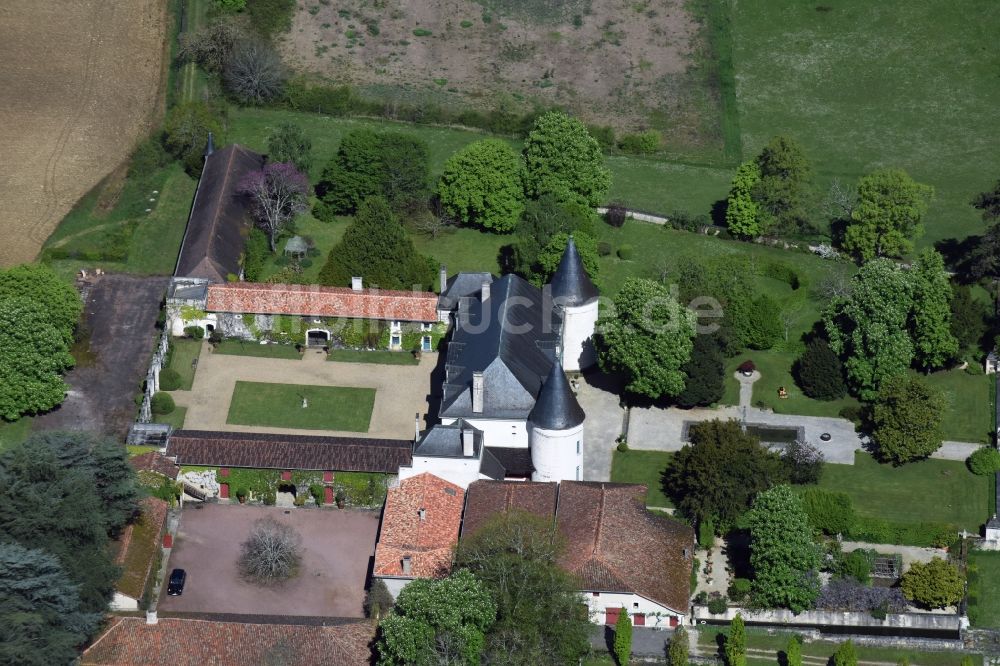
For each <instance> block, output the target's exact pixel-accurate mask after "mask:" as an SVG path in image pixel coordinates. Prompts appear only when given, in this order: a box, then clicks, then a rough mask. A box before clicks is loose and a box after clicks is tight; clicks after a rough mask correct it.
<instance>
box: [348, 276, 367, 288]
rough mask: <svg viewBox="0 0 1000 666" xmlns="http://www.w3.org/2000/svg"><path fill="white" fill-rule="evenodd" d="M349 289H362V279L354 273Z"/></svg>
mask: <svg viewBox="0 0 1000 666" xmlns="http://www.w3.org/2000/svg"><path fill="white" fill-rule="evenodd" d="M351 289H353V290H354V291H361V290H362V289H364V280H362V279H361V278H360V277H358V276H356V275H355V276H354V277H352V278H351Z"/></svg>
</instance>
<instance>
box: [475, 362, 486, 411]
mask: <svg viewBox="0 0 1000 666" xmlns="http://www.w3.org/2000/svg"><path fill="white" fill-rule="evenodd" d="M485 392H486V386H485V385H484V383H483V373H482V371H479V370H477V371H476V372H473V373H472V412H473V413H474V414H482V413H483V394H484V393H485Z"/></svg>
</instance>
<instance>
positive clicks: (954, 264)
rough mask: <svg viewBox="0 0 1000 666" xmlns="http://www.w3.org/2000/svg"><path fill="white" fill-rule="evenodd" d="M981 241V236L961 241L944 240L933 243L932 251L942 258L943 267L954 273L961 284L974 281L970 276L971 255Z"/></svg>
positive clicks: (955, 239)
mask: <svg viewBox="0 0 1000 666" xmlns="http://www.w3.org/2000/svg"><path fill="white" fill-rule="evenodd" d="M982 239H983V237H982V236H968V237H966V238H962V239H959V238H945V239H942V240H939V241H938V242H936V243H934V249H935V250H937V251H938V252H940V253H941V256H942V257H944V264H945V266H946V267H947V268H948V269H949V270H951V271H954V273H955V277H957V278H958V281H959V282H960V283H961V284H972V283H973V282H975V281H976V280H975V278H974V277H973V275H972V262H973V254H974V252H975V250H976V248H978V247H979V245H980V243H981V242H982Z"/></svg>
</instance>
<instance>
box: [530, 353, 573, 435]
mask: <svg viewBox="0 0 1000 666" xmlns="http://www.w3.org/2000/svg"><path fill="white" fill-rule="evenodd" d="M585 418H586V414H584V411H583V408H582V407H580V403H579V402H577V400H576V396H575V395H573V391H572V389H571V388H570V386H569V380H567V379H566V373H565V372H563V369H562V364H560V363H559V362H558V361H556V362H555V363H553V364H552V370H550V371H549V376H548V378H547V379H546V380H545V383H544V384H543V385H542V390H541V391H540V392H539V394H538V400H537V401H536V402H535V407H534V408H533V409H532V410H531V414H530V415H529V416H528V420H529V421H531V423H532V425H534V426H535V427H536V428H544V429H545V430H568V429H570V428H575V427H576V426H578V425H580V424H581V423H583V420H584V419H585Z"/></svg>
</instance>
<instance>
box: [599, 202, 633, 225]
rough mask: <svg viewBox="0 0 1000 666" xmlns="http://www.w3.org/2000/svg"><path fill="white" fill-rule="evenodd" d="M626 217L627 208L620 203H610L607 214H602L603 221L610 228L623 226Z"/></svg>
mask: <svg viewBox="0 0 1000 666" xmlns="http://www.w3.org/2000/svg"><path fill="white" fill-rule="evenodd" d="M627 217H628V208H626V207H625V204H623V203H621V202H620V201H612V202H611V203H609V204H608V212H606V213H605V214H604V221H605V222H607V223H608V224H610V225H611V226H612V227H623V226H625V219H626V218H627Z"/></svg>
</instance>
